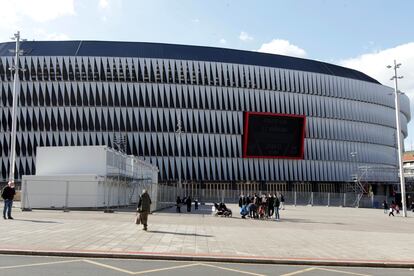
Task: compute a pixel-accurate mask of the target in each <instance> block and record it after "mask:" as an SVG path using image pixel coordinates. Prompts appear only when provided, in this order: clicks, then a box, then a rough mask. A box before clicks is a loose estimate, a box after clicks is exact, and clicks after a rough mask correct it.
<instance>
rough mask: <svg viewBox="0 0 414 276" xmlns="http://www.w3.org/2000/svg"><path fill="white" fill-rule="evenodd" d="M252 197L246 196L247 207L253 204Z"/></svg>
mask: <svg viewBox="0 0 414 276" xmlns="http://www.w3.org/2000/svg"><path fill="white" fill-rule="evenodd" d="M251 202H252V201H251V199H250V195H247V196H246V205H249V204H250V203H251Z"/></svg>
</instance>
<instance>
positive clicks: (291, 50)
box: [257, 39, 306, 57]
mask: <svg viewBox="0 0 414 276" xmlns="http://www.w3.org/2000/svg"><path fill="white" fill-rule="evenodd" d="M257 51H258V52H262V53H269V54H277V55H286V56H295V57H306V51H305V50H303V49H302V48H300V47H298V46H296V45H293V44H290V42H289V41H288V40H284V39H273V40H272V41H270V42H269V43H263V44H262V46H261V47H260V48H259V50H257Z"/></svg>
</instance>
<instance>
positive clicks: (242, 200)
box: [239, 195, 246, 211]
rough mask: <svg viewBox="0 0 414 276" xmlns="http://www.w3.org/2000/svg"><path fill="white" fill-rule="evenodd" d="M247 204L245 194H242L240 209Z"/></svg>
mask: <svg viewBox="0 0 414 276" xmlns="http://www.w3.org/2000/svg"><path fill="white" fill-rule="evenodd" d="M244 205H246V199H245V198H244V195H240V197H239V208H240V211H241V210H242V208H243V206H244Z"/></svg>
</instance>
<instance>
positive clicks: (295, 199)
mask: <svg viewBox="0 0 414 276" xmlns="http://www.w3.org/2000/svg"><path fill="white" fill-rule="evenodd" d="M294 196H295V207H296V191H295V194H294Z"/></svg>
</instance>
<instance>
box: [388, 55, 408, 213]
mask: <svg viewBox="0 0 414 276" xmlns="http://www.w3.org/2000/svg"><path fill="white" fill-rule="evenodd" d="M400 66H401V63H398V64H397V61H396V60H394V65H393V66H391V65H388V66H387V68H388V69H391V68H392V69H394V76H393V77H392V78H391V79H390V80H393V81H394V99H395V118H396V124H397V147H398V166H399V172H400V185H401V204H402V215H403V216H404V217H407V206H406V204H405V179H404V169H403V162H402V140H401V138H402V137H401V125H400V93H401V92H400V91H398V79H402V78H403V76H398V74H397V69H398V68H399V67H400Z"/></svg>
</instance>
